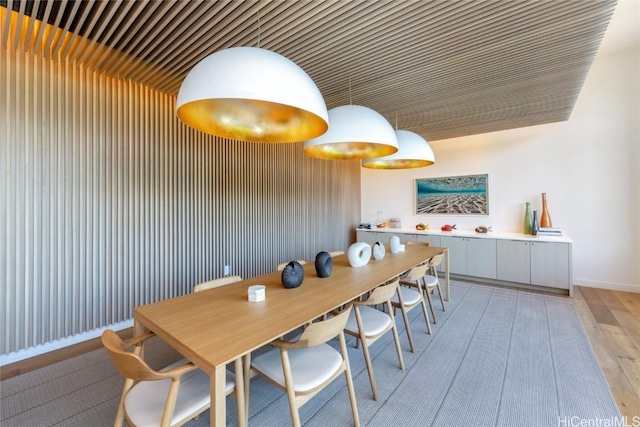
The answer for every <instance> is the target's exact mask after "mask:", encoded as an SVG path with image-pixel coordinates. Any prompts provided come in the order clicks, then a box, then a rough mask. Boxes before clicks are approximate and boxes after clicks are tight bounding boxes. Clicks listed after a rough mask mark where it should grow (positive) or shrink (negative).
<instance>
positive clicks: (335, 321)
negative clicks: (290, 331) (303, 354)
mask: <svg viewBox="0 0 640 427" xmlns="http://www.w3.org/2000/svg"><path fill="white" fill-rule="evenodd" d="M349 313H351V305H348V306H347V307H346V308H345V309H344V310H342V311H341V312H339V313H338V314H336V315H335V316H333V317H330V318H328V319H326V320H323V321H321V322H315V323H310V324H309V325H307V327H306V328H305V330H304V332H303V333H302V335H301V336H300V338H299V339H298V340H297V341H296V342H294V343H291V344H292V345H291V346H288V348H306V347H314V346H316V345H320V344H322V343H325V342H327V341H329V340H330V339H332V338H334V337H337V336H338V335H340V334H341V333H342V331H343V330H344V327H345V325H346V324H347V320H348V319H349Z"/></svg>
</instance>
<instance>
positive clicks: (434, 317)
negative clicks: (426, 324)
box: [427, 289, 438, 323]
mask: <svg viewBox="0 0 640 427" xmlns="http://www.w3.org/2000/svg"><path fill="white" fill-rule="evenodd" d="M427 301H429V308H430V309H431V315H432V316H433V323H438V319H436V311H435V309H434V308H433V300H432V299H431V292H429V289H427Z"/></svg>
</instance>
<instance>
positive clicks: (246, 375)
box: [242, 353, 251, 425]
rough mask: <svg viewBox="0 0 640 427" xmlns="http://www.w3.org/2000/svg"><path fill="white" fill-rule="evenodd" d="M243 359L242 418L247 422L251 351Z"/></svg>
mask: <svg viewBox="0 0 640 427" xmlns="http://www.w3.org/2000/svg"><path fill="white" fill-rule="evenodd" d="M242 359H243V370H242V377H243V378H242V379H243V381H244V420H245V421H246V423H247V425H248V424H249V385H250V384H251V353H248V354H245V355H244V357H243V358H242Z"/></svg>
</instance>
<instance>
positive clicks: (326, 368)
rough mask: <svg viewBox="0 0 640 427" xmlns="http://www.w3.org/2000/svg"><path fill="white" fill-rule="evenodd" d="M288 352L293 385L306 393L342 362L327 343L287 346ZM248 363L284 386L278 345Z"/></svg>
mask: <svg viewBox="0 0 640 427" xmlns="http://www.w3.org/2000/svg"><path fill="white" fill-rule="evenodd" d="M287 353H288V354H289V364H290V365H291V376H292V377H293V388H294V390H295V391H297V392H305V391H308V390H311V389H313V388H315V387H317V386H319V385H320V384H322V383H323V382H325V381H326V380H328V379H329V378H331V376H332V375H333V374H335V373H336V371H337V370H338V369H339V368H340V366H341V365H342V355H341V354H340V353H338V352H337V351H336V350H335V349H334V348H333V347H331V346H330V345H328V344H320V345H317V346H314V347H309V348H296V349H290V350H288V351H287ZM251 366H252V367H253V368H255V369H257V370H258V371H260V372H262V373H263V374H264V375H266V376H267V377H269V378H271V379H272V380H273V381H274V382H276V383H278V384H280V385H281V386H282V387H283V388H285V387H286V385H285V381H284V371H283V369H282V358H281V356H280V349H279V348H274V349H272V350H270V351H268V352H266V353H263V354H261V355H260V356H258V357H256V358H254V359H253V361H252V362H251Z"/></svg>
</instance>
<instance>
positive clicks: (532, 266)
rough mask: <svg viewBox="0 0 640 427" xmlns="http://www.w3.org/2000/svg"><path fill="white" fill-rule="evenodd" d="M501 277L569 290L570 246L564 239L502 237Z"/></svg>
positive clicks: (499, 274) (499, 258)
mask: <svg viewBox="0 0 640 427" xmlns="http://www.w3.org/2000/svg"><path fill="white" fill-rule="evenodd" d="M498 279H499V280H506V281H509V282H517V283H526V284H531V285H538V286H546V287H551V288H559V289H570V284H571V245H570V244H569V243H561V242H541V241H521V240H500V241H498Z"/></svg>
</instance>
